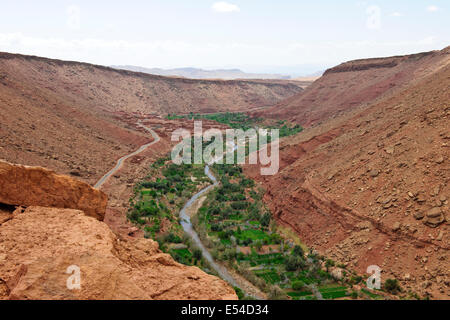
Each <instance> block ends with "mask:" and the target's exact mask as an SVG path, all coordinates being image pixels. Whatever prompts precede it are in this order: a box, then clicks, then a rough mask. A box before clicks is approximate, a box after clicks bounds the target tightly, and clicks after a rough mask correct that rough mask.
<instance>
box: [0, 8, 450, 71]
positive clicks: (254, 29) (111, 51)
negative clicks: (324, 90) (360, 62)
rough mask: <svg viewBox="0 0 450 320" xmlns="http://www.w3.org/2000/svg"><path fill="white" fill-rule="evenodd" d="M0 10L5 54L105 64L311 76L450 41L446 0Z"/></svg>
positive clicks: (438, 46)
mask: <svg viewBox="0 0 450 320" xmlns="http://www.w3.org/2000/svg"><path fill="white" fill-rule="evenodd" d="M0 4H1V7H0V8H1V11H0V51H7V52H16V53H23V54H33V55H39V56H46V57H51V58H60V59H69V60H77V61H86V62H92V63H97V64H103V65H112V64H116V65H117V64H130V65H138V66H144V67H163V68H170V67H187V66H191V67H203V68H217V67H227V68H230V67H233V68H234V67H236V68H242V69H244V70H245V71H253V72H256V71H261V72H275V71H279V72H286V73H290V72H289V71H291V72H295V71H296V70H304V71H305V72H309V71H310V70H311V71H314V68H320V66H332V65H335V64H337V63H340V62H343V61H347V60H351V59H356V58H365V57H376V56H388V55H395V54H406V53H414V52H420V51H428V50H434V49H442V48H443V47H446V46H448V45H450V11H449V10H450V1H448V0H430V1H428V0H395V1H392V0H389V1H388V0H378V1H347V0H315V1H312V0H311V1H303V0H270V1H269V0H230V1H226V2H221V1H214V0H212V1H209V0H190V1H187V0H165V1H163V0H159V1H156V0H127V1H115V0H109V1H106V0H90V1H84V0H72V1H65V0H54V1H50V0H47V1H46V0H40V1H36V0H14V1H11V0H0Z"/></svg>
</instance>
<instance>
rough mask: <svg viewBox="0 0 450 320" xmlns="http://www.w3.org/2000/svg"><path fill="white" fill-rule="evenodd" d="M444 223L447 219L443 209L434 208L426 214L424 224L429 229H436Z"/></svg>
mask: <svg viewBox="0 0 450 320" xmlns="http://www.w3.org/2000/svg"><path fill="white" fill-rule="evenodd" d="M444 221H445V217H444V214H443V213H442V209H441V208H439V207H434V208H433V209H430V210H428V211H427V212H426V213H425V219H424V221H423V222H424V223H425V225H427V226H429V227H432V228H436V227H438V226H439V225H440V224H441V223H443V222H444Z"/></svg>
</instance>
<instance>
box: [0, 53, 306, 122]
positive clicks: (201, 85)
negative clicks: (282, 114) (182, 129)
mask: <svg viewBox="0 0 450 320" xmlns="http://www.w3.org/2000/svg"><path fill="white" fill-rule="evenodd" d="M0 71H1V72H2V73H3V75H6V77H7V78H12V79H16V78H19V79H21V80H26V81H27V83H28V84H30V85H33V86H35V87H37V88H45V89H47V90H48V91H49V92H53V93H54V94H56V95H57V96H58V97H65V98H66V99H67V101H72V103H73V104H75V105H79V104H80V103H81V102H83V104H84V105H85V106H86V107H88V106H90V107H91V108H101V109H104V110H108V111H127V112H142V113H146V114H151V113H152V114H157V115H164V114H168V113H189V112H220V111H242V110H250V109H252V108H258V107H264V106H269V105H273V104H275V103H277V102H279V101H281V100H283V99H285V98H287V97H289V96H292V95H294V94H296V93H298V92H300V91H302V88H301V87H300V86H299V84H298V83H297V82H295V81H283V80H230V81H222V80H217V81H216V80H193V79H185V78H168V77H163V76H155V75H150V74H145V73H136V72H131V71H126V70H118V69H113V68H108V67H102V66H95V65H90V64H84V63H78V62H67V61H59V60H50V59H45V58H38V57H30V56H20V55H11V54H6V53H3V54H0ZM80 99H82V101H80Z"/></svg>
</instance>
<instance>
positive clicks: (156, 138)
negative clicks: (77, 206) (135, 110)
mask: <svg viewBox="0 0 450 320" xmlns="http://www.w3.org/2000/svg"><path fill="white" fill-rule="evenodd" d="M137 125H138V126H139V127H141V128H144V129H145V130H147V131H148V132H150V134H151V135H152V137H153V139H154V141H152V142H150V143H148V144H146V145H143V146H141V147H140V148H139V149H138V150H136V151H135V152H133V153H130V154H129V155H126V156H124V157H122V158H120V159H119V160H117V164H116V166H115V167H114V168H112V169H111V170H110V171H109V172H108V173H106V174H105V175H104V176H103V177H102V178H101V179H100V180H98V182H97V183H96V184H95V186H94V188H96V189H100V188H101V187H102V186H103V185H104V184H105V183H106V181H108V179H109V178H110V177H111V176H112V175H114V174H115V173H117V172H118V171H119V170H120V169H121V168H122V166H123V163H124V162H125V161H126V160H128V159H129V158H131V157H134V156H136V155H138V154H139V153H141V152H143V151H145V150H146V149H147V148H148V147H151V146H152V145H154V144H156V143H158V142H159V141H160V140H161V138H160V137H159V135H158V134H157V133H156V132H155V131H153V130H152V129H150V128H149V127H146V126H145V125H143V124H142V123H141V122H140V121H139V122H138V123H137Z"/></svg>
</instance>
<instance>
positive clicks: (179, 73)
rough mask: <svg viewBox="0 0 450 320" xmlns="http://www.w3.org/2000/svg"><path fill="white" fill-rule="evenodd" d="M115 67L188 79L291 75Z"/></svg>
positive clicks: (281, 76) (258, 77) (233, 70)
mask: <svg viewBox="0 0 450 320" xmlns="http://www.w3.org/2000/svg"><path fill="white" fill-rule="evenodd" d="M112 67H113V68H115V69H123V70H129V71H135V72H143V73H149V74H154V75H159V76H166V77H182V78H189V79H224V80H233V79H284V80H288V79H290V78H291V77H290V76H288V75H282V74H265V73H246V72H244V71H242V70H239V69H217V70H204V69H198V68H176V69H160V68H143V67H137V66H112Z"/></svg>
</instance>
